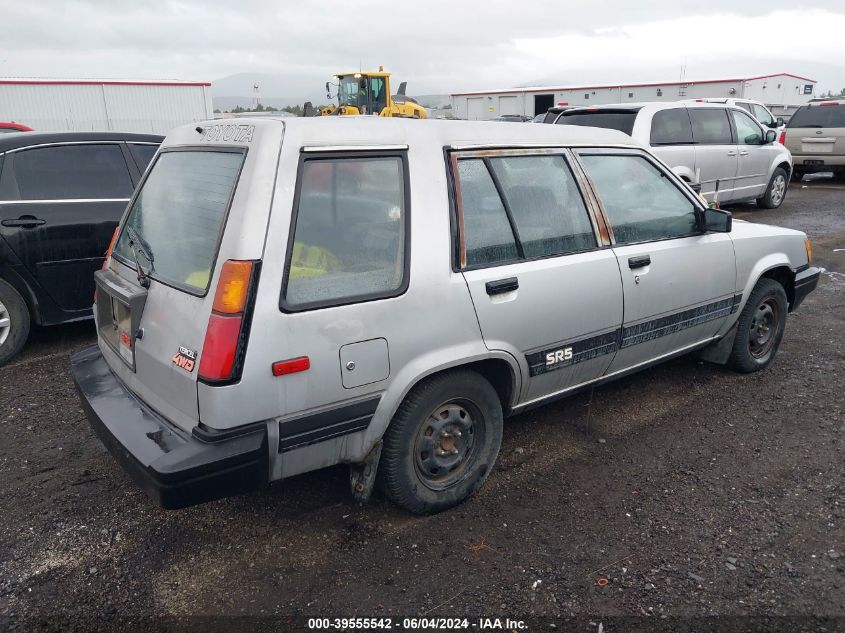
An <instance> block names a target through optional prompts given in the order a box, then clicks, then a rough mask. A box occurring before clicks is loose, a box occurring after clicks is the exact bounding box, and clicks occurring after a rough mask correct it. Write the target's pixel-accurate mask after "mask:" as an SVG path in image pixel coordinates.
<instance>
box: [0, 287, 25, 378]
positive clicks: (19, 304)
mask: <svg viewBox="0 0 845 633" xmlns="http://www.w3.org/2000/svg"><path fill="white" fill-rule="evenodd" d="M28 336H29V310H28V309H27V307H26V303H25V302H24V300H23V297H21V296H20V294H18V291H17V290H15V289H14V288H13V287H12V286H10V285H9V284H8V283H6V282H5V281H3V280H2V279H0V366H2V365H5V364H6V363H7V362H8V361H9V359H11V358H12V357H13V356H14V355H15V354H17V353H18V352H19V351H21V348H22V347H23V346H24V343H26V339H27V337H28Z"/></svg>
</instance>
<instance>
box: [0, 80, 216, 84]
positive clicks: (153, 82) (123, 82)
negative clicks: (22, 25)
mask: <svg viewBox="0 0 845 633" xmlns="http://www.w3.org/2000/svg"><path fill="white" fill-rule="evenodd" d="M0 85H1V86H53V85H58V86H102V85H106V86H210V85H211V83H210V82H199V81H108V80H103V81H97V80H96V79H0Z"/></svg>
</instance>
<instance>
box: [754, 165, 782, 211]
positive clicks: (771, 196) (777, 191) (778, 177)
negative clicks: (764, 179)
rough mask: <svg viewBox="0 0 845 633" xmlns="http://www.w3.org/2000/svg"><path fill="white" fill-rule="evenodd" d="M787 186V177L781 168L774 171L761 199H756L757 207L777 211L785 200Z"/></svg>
mask: <svg viewBox="0 0 845 633" xmlns="http://www.w3.org/2000/svg"><path fill="white" fill-rule="evenodd" d="M788 185H789V175H788V174H787V173H786V170H785V169H784V168H783V167H778V168H777V169H775V173H773V174H772V178H771V180H769V186H768V188H767V189H766V193H764V194H763V195H762V196H761V197H759V198H757V206H758V207H762V208H764V209H777V208H778V207H779V206H780V205H781V204H783V200H784V198H786V188H787V186H788Z"/></svg>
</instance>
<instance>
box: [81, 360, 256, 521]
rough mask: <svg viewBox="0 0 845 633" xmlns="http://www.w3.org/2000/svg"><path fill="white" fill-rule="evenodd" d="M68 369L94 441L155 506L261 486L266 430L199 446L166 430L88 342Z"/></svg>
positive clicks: (253, 429)
mask: <svg viewBox="0 0 845 633" xmlns="http://www.w3.org/2000/svg"><path fill="white" fill-rule="evenodd" d="M70 364H71V372H72V374H73V381H74V383H76V388H77V391H78V392H79V396H80V398H81V400H82V406H83V408H84V409H85V413H86V414H87V415H88V420H89V421H90V423H91V426H92V428H93V429H94V432H95V433H96V434H97V437H99V438H100V440H101V441H102V442H103V444H104V445H105V446H106V448H107V449H108V450H109V452H110V453H111V454H112V455H113V456H114V457H115V458H116V459H117V461H118V462H119V463H120V465H121V466H123V468H124V470H126V471H127V472H128V473H129V475H130V476H131V477H132V479H134V480H135V482H136V483H137V484H138V485H139V486H141V488H143V489H144V490H145V491H146V492H147V493H148V494H149V495H150V496H151V497H152V498H153V499H154V500H155V501H156V502H157V503H158V504H159V505H161V506H162V507H164V508H169V509H175V508H184V507H186V506H191V505H195V504H198V503H203V502H205V501H212V500H214V499H220V498H223V497H228V496H232V495H237V494H242V493H245V492H249V491H253V490H258V489H260V488H263V487H265V486H266V485H267V483H268V480H269V453H268V448H267V428H266V426H259V427H251V429H250V430H249V432H247V433H244V434H242V435H237V436H234V437H232V436H226V437H225V439H222V440H220V441H212V442H205V441H202V440H200V439H197V438H196V437H194V436H193V435H190V434H187V433H185V432H183V431H182V430H181V429H178V428H176V427H174V426H173V425H171V424H170V423H168V422H167V421H166V420H165V419H164V418H162V417H161V416H159V415H158V414H156V413H155V412H154V411H152V410H150V409H149V408H148V407H147V406H145V405H144V404H143V403H142V402H141V401H140V400H138V399H137V398H136V397H135V396H134V395H133V394H132V393H131V392H129V391H128V390H127V389H126V388H125V387H124V386H123V384H122V383H121V382H120V381H119V380H118V379H117V378H116V377H115V375H114V374H113V373H112V372H111V370H110V369H109V367H108V365H107V364H106V362H105V360H104V359H103V356H102V354H101V353H100V350H99V348H98V347H97V346H96V345H94V346H92V347H88V348H86V349H83V350H80V351H79V352H76V353H74V354H72V355H71V357H70Z"/></svg>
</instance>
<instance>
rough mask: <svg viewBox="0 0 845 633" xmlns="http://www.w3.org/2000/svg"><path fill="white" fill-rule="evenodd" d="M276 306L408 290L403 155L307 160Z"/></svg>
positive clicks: (306, 305) (307, 304) (306, 306)
mask: <svg viewBox="0 0 845 633" xmlns="http://www.w3.org/2000/svg"><path fill="white" fill-rule="evenodd" d="M299 179H300V181H299V195H298V198H297V202H296V208H295V209H294V226H293V230H292V236H293V239H292V241H291V243H290V244H289V246H288V253H287V262H286V267H285V268H286V275H285V281H284V288H283V291H282V299H281V302H280V307H281V308H282V309H284V310H288V311H298V310H307V309H311V308H320V307H328V306H336V305H343V304H348V303H356V302H360V301H368V300H372V299H381V298H386V297H394V296H398V295H399V294H401V293H402V292H404V291H405V289H406V288H407V285H408V270H407V269H408V266H407V255H408V250H407V249H408V244H407V239H408V230H409V226H410V225H409V222H408V206H409V205H408V198H407V169H406V165H405V162H404V156H401V155H392V156H372V157H337V158H306V159H305V160H303V162H302V164H301V166H300V170H299Z"/></svg>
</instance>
